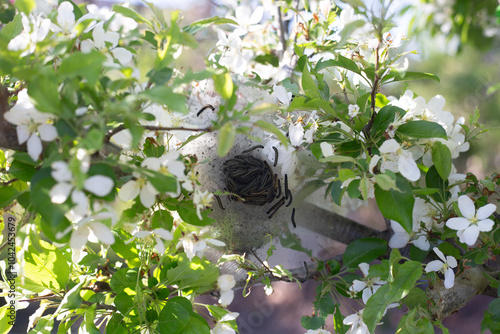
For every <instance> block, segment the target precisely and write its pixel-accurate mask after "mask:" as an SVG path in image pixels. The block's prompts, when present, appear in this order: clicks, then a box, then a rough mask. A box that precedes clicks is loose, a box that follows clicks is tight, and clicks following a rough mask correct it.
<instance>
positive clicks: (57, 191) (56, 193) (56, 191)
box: [49, 182, 73, 204]
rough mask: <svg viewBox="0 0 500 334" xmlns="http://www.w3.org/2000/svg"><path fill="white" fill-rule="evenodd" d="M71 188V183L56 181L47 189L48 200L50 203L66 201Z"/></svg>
mask: <svg viewBox="0 0 500 334" xmlns="http://www.w3.org/2000/svg"><path fill="white" fill-rule="evenodd" d="M71 189H73V185H72V184H70V183H66V182H60V183H57V184H56V185H55V186H53V187H52V189H50V191H49V196H50V200H51V201H52V203H55V204H61V203H64V202H66V200H67V199H68V197H69V194H70V192H71Z"/></svg>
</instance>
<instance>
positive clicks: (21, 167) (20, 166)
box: [9, 159, 37, 182]
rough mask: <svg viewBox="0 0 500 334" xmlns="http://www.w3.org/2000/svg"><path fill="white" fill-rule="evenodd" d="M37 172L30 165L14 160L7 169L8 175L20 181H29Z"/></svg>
mask: <svg viewBox="0 0 500 334" xmlns="http://www.w3.org/2000/svg"><path fill="white" fill-rule="evenodd" d="M36 172H37V170H36V168H35V166H34V165H33V164H32V163H24V162H22V161H20V160H19V159H14V161H12V164H11V165H10V168H9V173H12V174H13V175H14V176H15V177H16V178H18V179H19V180H21V181H27V182H28V181H31V178H32V177H33V175H35V173H36Z"/></svg>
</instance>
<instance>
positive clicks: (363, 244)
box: [343, 238, 387, 269]
mask: <svg viewBox="0 0 500 334" xmlns="http://www.w3.org/2000/svg"><path fill="white" fill-rule="evenodd" d="M386 252H387V241H385V240H382V239H377V238H363V239H357V240H354V241H353V242H351V243H350V244H349V245H347V248H346V250H345V252H344V255H343V261H344V263H343V264H344V267H346V268H348V269H356V268H357V267H358V265H359V264H360V263H362V262H366V263H370V262H371V261H373V260H375V259H376V258H377V257H379V256H382V255H384V254H385V253H386Z"/></svg>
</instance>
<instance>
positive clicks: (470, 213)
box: [446, 195, 496, 246]
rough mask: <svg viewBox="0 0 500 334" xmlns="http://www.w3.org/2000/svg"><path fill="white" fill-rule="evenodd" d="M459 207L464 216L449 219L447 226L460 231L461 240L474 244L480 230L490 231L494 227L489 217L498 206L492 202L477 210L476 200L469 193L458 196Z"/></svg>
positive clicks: (458, 233)
mask: <svg viewBox="0 0 500 334" xmlns="http://www.w3.org/2000/svg"><path fill="white" fill-rule="evenodd" d="M458 208H459V209H460V213H461V214H462V216H463V217H455V218H450V219H448V221H447V222H446V226H448V227H449V228H451V229H453V230H457V231H458V232H457V236H458V237H459V239H460V242H464V243H466V244H467V245H469V246H473V245H474V244H475V243H476V241H477V237H478V236H479V232H488V231H491V229H492V228H493V225H494V222H493V220H491V219H489V218H488V217H490V216H491V215H492V214H493V212H495V210H496V206H495V205H494V204H491V203H490V204H486V205H485V206H483V207H481V208H479V209H478V210H477V212H476V208H475V206H474V202H473V201H472V200H471V199H470V198H469V197H468V196H467V195H462V196H460V197H459V198H458Z"/></svg>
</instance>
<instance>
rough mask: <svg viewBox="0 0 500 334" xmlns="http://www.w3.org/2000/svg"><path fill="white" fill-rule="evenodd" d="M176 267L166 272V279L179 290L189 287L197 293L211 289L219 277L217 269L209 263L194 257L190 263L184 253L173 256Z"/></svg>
mask: <svg viewBox="0 0 500 334" xmlns="http://www.w3.org/2000/svg"><path fill="white" fill-rule="evenodd" d="M175 259H177V267H175V268H170V269H169V270H168V271H167V279H168V280H169V282H170V283H172V284H177V285H178V286H179V288H180V289H183V288H184V287H189V289H194V290H196V291H198V292H200V293H201V292H204V291H208V290H209V289H211V287H212V286H213V284H214V283H215V282H216V281H217V278H218V277H219V268H218V267H217V265H215V264H213V263H212V262H210V261H207V260H204V259H203V260H202V259H200V258H199V257H197V256H196V257H194V258H193V259H192V260H191V261H190V260H189V259H188V258H187V256H186V253H181V254H179V255H176V256H175Z"/></svg>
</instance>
